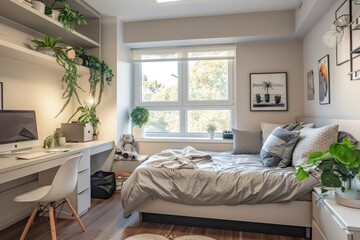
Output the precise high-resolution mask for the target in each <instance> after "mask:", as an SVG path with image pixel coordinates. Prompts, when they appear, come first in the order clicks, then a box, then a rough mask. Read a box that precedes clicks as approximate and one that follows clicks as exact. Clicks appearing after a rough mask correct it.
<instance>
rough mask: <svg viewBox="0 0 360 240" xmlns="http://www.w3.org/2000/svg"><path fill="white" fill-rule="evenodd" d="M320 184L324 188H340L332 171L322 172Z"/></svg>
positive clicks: (337, 178) (337, 177)
mask: <svg viewBox="0 0 360 240" xmlns="http://www.w3.org/2000/svg"><path fill="white" fill-rule="evenodd" d="M321 184H322V185H323V186H324V187H341V186H342V185H341V181H340V179H339V176H337V175H335V174H334V173H333V172H332V171H323V172H322V174H321Z"/></svg>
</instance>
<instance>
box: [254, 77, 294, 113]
mask: <svg viewBox="0 0 360 240" xmlns="http://www.w3.org/2000/svg"><path fill="white" fill-rule="evenodd" d="M287 99H288V97H287V73H286V72H271V73H250V111H287V110H288V100H287Z"/></svg>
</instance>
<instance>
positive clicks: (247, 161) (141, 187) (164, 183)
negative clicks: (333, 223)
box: [121, 152, 318, 216]
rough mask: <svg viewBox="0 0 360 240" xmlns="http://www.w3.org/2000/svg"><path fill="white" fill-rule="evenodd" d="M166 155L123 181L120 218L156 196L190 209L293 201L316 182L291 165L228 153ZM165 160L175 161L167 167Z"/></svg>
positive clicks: (316, 182) (143, 164)
mask: <svg viewBox="0 0 360 240" xmlns="http://www.w3.org/2000/svg"><path fill="white" fill-rule="evenodd" d="M165 155H169V154H165ZM170 155H171V156H170V157H169V158H166V156H165V157H164V156H163V155H161V154H157V155H153V156H151V157H150V158H149V160H147V161H145V162H144V163H142V164H141V165H140V166H139V167H138V168H137V169H136V170H135V171H134V172H133V173H132V174H131V176H130V177H129V178H128V179H127V181H126V182H125V183H124V185H123V187H122V190H121V202H122V205H123V207H124V216H128V215H130V214H131V213H132V212H134V211H136V210H137V209H139V208H140V207H141V206H143V205H146V204H147V203H148V202H150V201H152V200H154V199H157V198H160V199H162V200H165V201H170V202H176V203H183V204H189V205H238V204H258V203H270V202H283V201H292V200H295V199H298V198H300V197H302V196H303V195H305V194H306V193H308V192H310V191H311V190H312V188H313V187H314V186H315V185H317V184H318V181H317V180H316V179H315V178H314V177H310V178H308V179H307V180H305V181H303V182H298V181H297V180H296V179H295V177H294V171H295V169H294V168H293V167H287V168H268V167H264V166H263V165H262V163H261V162H260V157H259V155H232V154H231V153H230V152H206V154H204V156H203V155H202V154H196V156H195V157H191V156H189V155H188V156H187V157H179V158H176V157H175V158H174V156H173V155H172V154H171V153H170ZM180 156H182V155H181V154H180ZM209 156H211V157H209ZM169 159H170V161H174V163H173V164H170V162H168V160H169ZM184 160H185V165H184V164H183V163H184ZM163 162H165V163H166V164H162V163H163ZM179 163H180V164H179ZM186 164H190V166H192V167H190V168H189V167H187V166H188V165H186ZM169 166H170V167H169ZM174 166H175V167H174ZM182 167H183V168H182Z"/></svg>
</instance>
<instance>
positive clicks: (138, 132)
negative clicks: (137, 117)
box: [133, 127, 145, 140]
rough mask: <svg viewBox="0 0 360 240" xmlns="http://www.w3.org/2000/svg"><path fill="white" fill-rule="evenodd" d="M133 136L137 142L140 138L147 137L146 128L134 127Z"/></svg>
mask: <svg viewBox="0 0 360 240" xmlns="http://www.w3.org/2000/svg"><path fill="white" fill-rule="evenodd" d="M133 135H134V138H135V140H136V139H138V138H144V137H145V128H140V127H133Z"/></svg>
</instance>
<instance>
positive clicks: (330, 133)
mask: <svg viewBox="0 0 360 240" xmlns="http://www.w3.org/2000/svg"><path fill="white" fill-rule="evenodd" d="M338 129H339V125H328V126H324V127H321V128H303V129H301V130H300V139H299V142H298V143H297V145H296V147H295V149H294V152H293V156H292V159H293V160H292V165H293V166H298V165H302V164H304V163H306V162H307V158H308V157H309V155H310V154H311V153H313V152H316V151H326V150H328V149H329V147H330V145H331V144H332V143H334V142H336V141H337V136H338Z"/></svg>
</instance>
